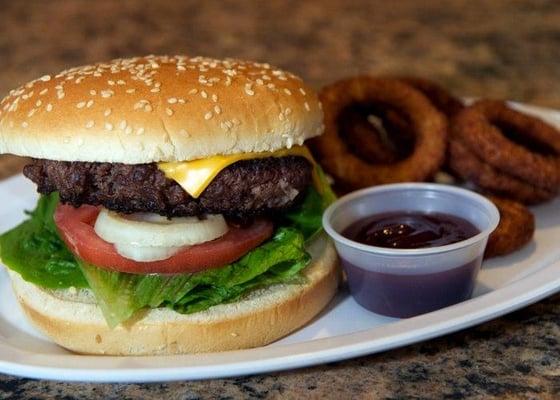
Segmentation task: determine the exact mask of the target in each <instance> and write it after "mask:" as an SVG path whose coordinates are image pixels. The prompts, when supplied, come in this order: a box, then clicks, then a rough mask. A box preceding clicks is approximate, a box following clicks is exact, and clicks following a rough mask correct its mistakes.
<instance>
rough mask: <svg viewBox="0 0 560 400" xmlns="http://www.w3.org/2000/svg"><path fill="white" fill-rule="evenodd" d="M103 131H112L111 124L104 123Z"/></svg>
mask: <svg viewBox="0 0 560 400" xmlns="http://www.w3.org/2000/svg"><path fill="white" fill-rule="evenodd" d="M105 130H106V131H112V130H113V124H111V123H109V122H105Z"/></svg>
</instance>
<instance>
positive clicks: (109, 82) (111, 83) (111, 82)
mask: <svg viewBox="0 0 560 400" xmlns="http://www.w3.org/2000/svg"><path fill="white" fill-rule="evenodd" d="M107 83H108V84H109V85H111V86H113V85H114V84H115V81H107Z"/></svg>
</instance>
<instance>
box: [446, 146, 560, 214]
mask: <svg viewBox="0 0 560 400" xmlns="http://www.w3.org/2000/svg"><path fill="white" fill-rule="evenodd" d="M447 165H448V167H449V169H450V170H451V171H452V172H453V174H454V175H455V176H457V177H459V178H461V179H462V180H464V181H466V182H472V183H474V184H475V185H476V186H478V187H479V188H482V189H484V190H486V191H489V192H492V193H495V194H496V195H499V196H502V197H507V198H510V199H512V200H516V201H519V202H521V203H523V204H537V203H542V202H544V201H547V200H550V199H552V198H554V197H556V196H557V193H556V192H553V191H551V190H546V189H541V188H538V187H536V186H533V185H531V184H529V183H527V182H524V181H522V180H520V179H517V178H515V177H513V176H510V175H508V174H506V173H502V172H500V171H498V170H497V169H496V168H494V167H492V166H491V165H490V164H487V163H485V162H484V161H482V160H481V159H480V158H478V157H477V156H476V155H475V154H474V153H473V152H471V151H470V150H469V149H468V148H467V147H466V146H465V145H464V144H463V143H462V142H461V140H456V139H453V138H452V139H451V140H450V141H449V150H448V157H447Z"/></svg>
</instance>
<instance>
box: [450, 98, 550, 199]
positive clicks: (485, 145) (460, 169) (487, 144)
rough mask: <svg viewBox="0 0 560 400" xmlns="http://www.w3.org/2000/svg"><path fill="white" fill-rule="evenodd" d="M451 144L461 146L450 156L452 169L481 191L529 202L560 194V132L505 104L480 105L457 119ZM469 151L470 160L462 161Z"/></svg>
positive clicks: (467, 109)
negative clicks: (469, 180)
mask: <svg viewBox="0 0 560 400" xmlns="http://www.w3.org/2000/svg"><path fill="white" fill-rule="evenodd" d="M451 141H452V142H459V144H456V145H455V148H454V149H453V148H452V150H451V152H450V167H451V169H452V170H453V171H454V172H455V173H456V174H458V175H459V176H462V177H466V176H469V179H472V180H473V181H475V183H476V184H477V185H478V186H480V187H481V188H483V189H486V190H489V191H494V190H495V191H496V193H500V194H502V195H507V196H508V197H511V198H514V199H517V200H520V201H526V202H528V203H535V202H538V201H540V199H541V198H542V199H547V198H550V197H552V196H554V195H556V194H557V193H558V190H559V188H560V133H559V132H558V131H557V130H556V129H555V128H554V127H553V126H551V125H548V124H547V123H545V122H543V121H541V120H540V119H538V118H536V117H532V116H529V115H527V114H523V113H521V112H519V111H516V110H514V109H512V108H510V107H508V105H507V104H506V103H504V102H501V101H489V100H485V101H479V102H477V103H475V104H474V105H472V106H470V107H467V108H465V109H464V110H462V111H461V112H459V113H458V114H457V115H456V116H455V117H454V118H453V121H452V124H451ZM467 152H468V153H470V154H471V155H470V158H471V159H472V160H471V162H467V161H462V160H460V159H459V158H460V157H459V154H460V153H463V156H464V155H465V153H467ZM467 164H469V165H470V166H471V168H472V167H474V169H465V167H466V166H467ZM481 165H482V167H481ZM486 165H487V166H488V167H484V166H486ZM496 178H500V179H496ZM498 180H499V181H500V183H499V184H496V185H494V184H493V183H492V182H493V181H498ZM494 186H496V187H494ZM528 189H529V190H528ZM530 189H533V192H535V193H534V195H532V194H531V190H530Z"/></svg>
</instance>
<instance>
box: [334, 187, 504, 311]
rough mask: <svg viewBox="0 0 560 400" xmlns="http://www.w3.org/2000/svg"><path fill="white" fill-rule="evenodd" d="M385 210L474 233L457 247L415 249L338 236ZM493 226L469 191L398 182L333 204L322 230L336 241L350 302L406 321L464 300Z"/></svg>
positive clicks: (492, 210)
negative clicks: (459, 221)
mask: <svg viewBox="0 0 560 400" xmlns="http://www.w3.org/2000/svg"><path fill="white" fill-rule="evenodd" d="M391 211H404V212H412V211H419V212H424V213H430V212H437V213H444V214H450V215H454V216H457V217H461V218H463V219H466V220H467V221H469V222H471V223H472V224H473V225H474V226H475V227H476V228H477V229H478V230H479V231H480V233H478V234H477V235H475V236H473V237H471V238H469V239H466V240H463V241H460V242H457V243H453V244H449V245H445V246H439V247H431V248H419V249H391V248H384V247H376V246H369V245H366V244H362V243H358V242H355V241H353V240H350V239H348V238H346V237H344V236H342V235H341V232H343V231H344V230H345V229H346V228H347V227H348V226H350V225H351V224H352V223H353V222H355V221H358V220H360V219H363V218H366V217H369V216H371V215H375V214H381V213H386V212H391ZM499 220H500V214H499V212H498V209H497V208H496V206H494V204H493V203H492V202H491V201H489V200H488V199H486V198H485V197H483V196H480V195H479V194H477V193H474V192H472V191H469V190H465V189H461V188H457V187H453V186H448V185H438V184H427V183H402V184H392V185H382V186H375V187H372V188H368V189H363V190H359V191H356V192H353V193H350V194H348V195H346V196H344V197H342V198H340V199H338V200H337V201H336V202H334V203H333V204H331V206H330V207H329V208H327V210H326V211H325V213H324V215H323V226H324V228H325V231H326V232H327V234H328V235H329V236H330V237H331V238H332V239H333V240H334V242H335V246H336V249H337V251H338V254H339V255H340V259H341V262H342V267H343V269H344V271H345V272H346V277H347V280H348V286H349V288H350V293H351V294H352V296H353V297H354V299H355V300H356V301H357V302H358V303H359V304H360V305H361V306H363V307H365V308H366V309H368V310H370V311H373V312H375V313H378V314H383V315H387V316H391V317H398V318H406V317H412V316H415V315H419V314H424V313H427V312H430V311H434V310H437V309H440V308H443V307H447V306H450V305H452V304H456V303H459V302H461V301H464V300H467V299H469V298H470V297H471V295H472V291H473V288H474V286H475V283H476V277H477V275H478V271H479V270H480V265H481V263H482V257H483V255H484V250H485V248H486V243H487V242H488V237H489V236H490V234H491V233H492V231H494V229H496V227H497V226H498V222H499Z"/></svg>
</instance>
